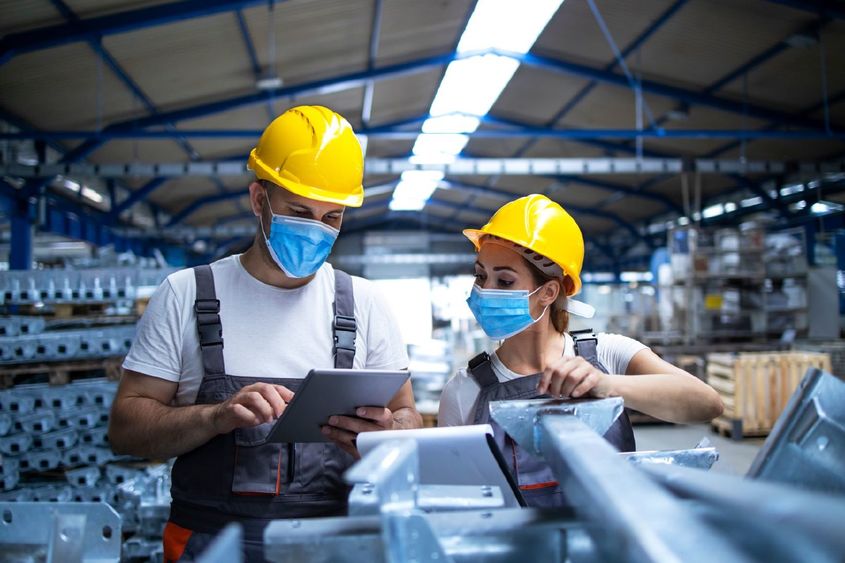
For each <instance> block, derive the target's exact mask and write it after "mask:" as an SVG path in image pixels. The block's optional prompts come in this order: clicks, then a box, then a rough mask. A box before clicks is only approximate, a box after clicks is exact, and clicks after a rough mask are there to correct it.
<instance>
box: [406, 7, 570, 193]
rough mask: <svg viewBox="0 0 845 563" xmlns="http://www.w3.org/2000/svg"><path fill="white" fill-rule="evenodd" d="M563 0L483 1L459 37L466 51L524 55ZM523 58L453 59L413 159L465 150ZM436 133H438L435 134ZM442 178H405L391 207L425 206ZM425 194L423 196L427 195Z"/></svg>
mask: <svg viewBox="0 0 845 563" xmlns="http://www.w3.org/2000/svg"><path fill="white" fill-rule="evenodd" d="M562 3H563V0H529V1H525V2H514V1H513V0H478V3H477V4H476V6H475V9H474V10H473V12H472V15H471V16H470V18H469V21H468V22H467V26H466V29H464V32H463V33H462V34H461V39H460V41H458V47H457V52H458V53H461V54H465V53H472V52H476V51H485V50H490V49H499V50H502V51H508V52H513V53H518V54H525V53H527V52H528V51H529V50H531V47H532V46H533V45H534V42H535V41H536V40H537V37H538V36H539V35H540V33H541V32H542V31H543V29H545V27H546V25H547V24H548V22H549V20H550V19H551V18H552V16H554V14H555V13H556V12H557V10H558V8H559V7H560V5H561V4H562ZM517 68H519V61H518V60H516V59H514V58H512V57H508V56H503V55H496V54H492V53H488V54H484V55H476V56H470V57H468V58H466V59H461V60H457V61H452V62H451V63H449V66H448V67H447V68H446V72H445V73H444V75H443V80H442V81H441V82H440V86H439V87H438V88H437V93H436V94H435V96H434V100H433V101H432V103H431V108H430V109H429V114H430V115H431V117H430V118H428V119H427V120H425V122H424V123H423V126H422V131H423V132H422V134H421V135H420V136H418V137H417V139H416V141H415V142H414V147H413V149H412V153H413V156H412V157H411V161H412V162H414V163H425V164H435V163H449V162H452V161H454V160H455V158H456V157H457V156H458V155H459V154H460V153H461V151H463V149H464V147H465V146H466V144H467V143H468V142H469V134H471V133H473V132H475V130H476V129H478V127H479V125H480V124H481V117H483V116H484V115H486V114H487V113H488V112H489V111H490V108H491V107H493V104H494V103H496V100H497V99H498V98H499V96H500V95H501V93H502V90H504V89H505V86H507V85H508V82H510V80H511V78H513V75H514V73H515V72H516V69H517ZM432 133H435V134H432ZM442 179H443V176H442V174H441V176H440V178H438V179H437V180H431V179H430V178H428V179H425V180H423V179H419V178H413V179H408V180H406V179H405V174H403V175H402V181H400V182H399V185H398V186H397V187H396V191H394V193H393V200H392V201H391V203H390V208H391V209H422V207H424V206H425V201H426V200H427V199H428V196H430V195H431V193H432V192H433V191H434V190H435V189H436V187H437V182H439V181H440V180H442ZM423 194H427V195H425V198H424V199H421V198H422V195H423Z"/></svg>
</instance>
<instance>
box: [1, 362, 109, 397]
mask: <svg viewBox="0 0 845 563" xmlns="http://www.w3.org/2000/svg"><path fill="white" fill-rule="evenodd" d="M122 363H123V357H113V358H100V359H91V360H75V361H67V362H49V363H48V362H40V363H32V364H24V365H19V366H5V367H0V389H8V388H9V387H13V386H15V385H17V384H19V383H27V382H31V380H32V379H33V378H39V377H40V378H44V376H46V383H49V384H50V385H63V384H65V383H70V382H71V381H73V380H75V379H83V378H84V377H80V376H83V375H85V376H87V374H88V373H90V372H92V371H99V370H103V371H105V374H106V377H107V378H108V379H111V380H118V379H120V366H121V364H122ZM28 380H29V381H28Z"/></svg>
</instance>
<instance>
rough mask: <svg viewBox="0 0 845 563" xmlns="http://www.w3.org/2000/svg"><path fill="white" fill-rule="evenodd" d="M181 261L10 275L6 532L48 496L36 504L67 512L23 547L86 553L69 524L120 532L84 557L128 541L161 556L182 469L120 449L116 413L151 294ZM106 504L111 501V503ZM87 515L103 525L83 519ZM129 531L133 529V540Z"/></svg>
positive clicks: (4, 354) (2, 463)
mask: <svg viewBox="0 0 845 563" xmlns="http://www.w3.org/2000/svg"><path fill="white" fill-rule="evenodd" d="M172 271H173V270H171V269H162V268H150V269H145V268H140V267H113V268H99V269H84V270H66V269H56V270H40V271H25V272H2V273H0V308H2V309H3V311H4V312H5V313H6V315H4V316H2V317H0V382H2V386H3V387H4V388H5V389H4V390H3V391H0V502H9V503H12V504H9V505H7V508H6V512H3V514H2V518H3V523H4V524H5V525H4V526H0V532H5V533H11V534H13V535H14V534H16V533H18V532H21V531H22V530H25V529H24V528H22V527H21V526H23V525H24V524H23V523H25V522H30V521H35V520H38V518H39V514H40V513H39V512H38V511H39V510H40V508H39V505H38V504H33V503H39V502H45V501H46V502H50V503H51V504H50V505H49V506H50V507H52V508H51V510H53V511H54V514H55V515H56V516H55V518H54V517H53V516H52V515H51V514H53V513H51V514H48V515H47V516H45V517H44V518H43V521H42V522H40V524H42V525H43V526H44V529H45V530H47V529H49V526H48V523H49V522H53V524H54V525H55V526H59V527H61V530H59V531H58V532H57V533H56V534H51V533H48V534H47V535H46V536H42V535H40V534H37V533H30V534H28V535H26V534H25V537H24V538H23V541H22V543H20V542H19V543H18V544H15V545H16V546H17V547H16V548H15V550H14V553H16V554H18V555H21V554H24V553H29V554H30V555H31V554H36V555H37V554H39V553H42V552H44V554H46V555H45V557H46V558H47V559H49V560H53V561H59V560H62V561H65V560H68V561H70V560H74V558H73V557H71V556H72V555H74V554H75V553H76V551H73V549H76V548H79V549H82V548H83V547H84V549H88V547H85V546H82V545H81V544H80V545H76V546H75V547H74V548H73V549H71V551H70V552H68V551H67V550H68V549H70V547H68V545H64V544H62V541H64V540H63V539H62V538H66V537H69V536H67V534H64V533H63V532H62V530H65V529H67V530H71V531H74V533H75V534H77V536H78V535H79V533H81V532H80V530H82V529H84V530H86V532H85V533H86V534H88V535H89V536H90V534H92V533H94V534H96V532H97V530H104V529H106V528H108V529H109V530H110V531H109V532H108V535H109V537H108V538H107V537H105V535H103V537H102V538H99V540H98V541H97V542H94V544H95V545H94V547H96V549H98V550H100V551H97V550H95V551H94V552H90V553H89V552H85V553H84V557H83V558H84V559H88V558H91V557H94V558H96V559H98V560H104V561H106V560H114V561H116V560H118V559H119V558H120V557H121V549H122V550H123V557H124V559H127V560H130V559H138V560H150V559H151V558H152V559H155V558H156V557H157V556H159V558H160V554H161V534H162V530H163V528H164V523H165V520H166V518H167V514H168V510H169V505H170V468H169V466H168V465H167V464H161V463H155V464H150V463H149V462H144V461H143V460H137V459H134V458H127V457H123V458H117V457H115V455H114V454H113V453H112V451H111V448H110V447H109V444H108V414H109V407H110V406H111V403H112V400H113V398H114V395H115V392H116V390H117V381H115V380H114V376H115V375H116V373H117V370H116V368H117V366H119V364H120V361H121V358H122V357H123V356H124V355H125V354H126V353H127V352H128V350H129V347H130V346H131V344H132V339H133V338H134V335H135V323H136V322H137V320H138V314H139V313H140V308H141V306H143V303H144V299H145V298H146V297H148V296H149V294H150V293H152V291H153V290H154V289H155V287H157V286H158V285H159V284H160V283H161V282H162V280H163V279H164V278H165V277H166V276H167V275H168V274H169V273H170V272H172ZM104 375H106V376H109V377H108V378H107V377H103V376H104ZM98 503H107V504H102V508H100V506H101V505H100V504H98ZM45 506H47V505H45ZM92 507H93V508H92ZM59 516H61V518H59ZM80 518H81V519H83V520H86V521H87V522H88V524H87V525H88V526H91V527H90V528H88V527H84V526H83V528H79V527H78V526H77V524H78V522H77V520H79V519H80ZM33 519H35V520H33ZM51 519H52V520H51ZM74 522H76V524H74ZM101 524H102V525H101ZM75 526H76V527H75ZM57 529H58V528H57ZM92 530H93V531H92ZM125 534H130V536H131V537H129V539H128V540H127V541H126V542H123V541H122V540H123V537H124V535H125ZM133 534H134V535H133ZM18 539H20V538H18ZM27 542H31V543H27ZM0 543H3V544H6V543H9V542H6V541H5V540H4V541H2V542H0ZM12 543H14V542H12ZM86 545H87V544H86ZM115 545H116V546H117V549H116V551H115V550H114V549H113V547H114V546H115ZM89 547H90V546H89ZM104 548H108V549H107V550H106V552H103V551H102V549H104ZM44 550H46V551H44ZM2 551H3V549H0V552H2ZM83 551H84V550H83ZM50 553H55V554H61V553H63V554H64V556H63V557H64V558H57V557H58V555H49V554H50ZM67 557H71V558H70V559H67ZM0 559H2V558H0ZM34 560H38V558H37V557H36V559H34Z"/></svg>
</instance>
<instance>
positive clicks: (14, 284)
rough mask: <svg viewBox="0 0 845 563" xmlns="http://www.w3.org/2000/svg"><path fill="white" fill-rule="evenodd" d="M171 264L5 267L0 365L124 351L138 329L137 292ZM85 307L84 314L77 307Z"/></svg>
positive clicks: (0, 298)
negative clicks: (18, 269) (12, 269)
mask: <svg viewBox="0 0 845 563" xmlns="http://www.w3.org/2000/svg"><path fill="white" fill-rule="evenodd" d="M171 271H172V270H168V269H155V270H144V269H140V268H106V269H93V270H41V271H25V272H3V273H2V275H0V306H2V307H3V308H4V309H6V311H7V312H8V313H12V312H18V313H19V312H20V311H23V312H26V313H29V314H27V315H22V314H8V315H6V316H3V317H0V365H21V364H27V363H34V362H58V361H71V360H81V359H96V358H107V357H114V356H122V355H124V354H126V352H128V350H129V346H130V345H131V344H132V339H133V337H134V335H135V327H134V323H135V320H136V318H137V317H136V315H135V313H136V308H135V302H136V298H137V297H138V296H139V293H143V292H145V291H149V290H150V289H151V288H154V287H156V286H158V284H160V283H161V281H162V280H163V279H164V277H165V276H166V275H167V274H169V273H170V272H171ZM82 307H85V308H87V310H86V311H85V312H84V313H83V314H75V309H74V308H82Z"/></svg>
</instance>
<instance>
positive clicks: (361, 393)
mask: <svg viewBox="0 0 845 563" xmlns="http://www.w3.org/2000/svg"><path fill="white" fill-rule="evenodd" d="M410 375H411V374H410V373H409V372H407V371H388V370H374V369H322V370H314V369H312V370H311V371H310V372H308V375H307V376H306V377H305V380H304V381H303V382H302V385H300V386H299V390H298V391H297V392H296V393H295V394H294V396H293V399H291V401H290V403H288V406H287V407H286V408H285V411H284V412H283V413H282V416H280V417H279V419H278V420H276V423H275V424H274V425H273V428H272V429H271V430H270V433H269V434H268V435H267V441H268V442H328V441H329V439H328V438H327V437H326V436H324V435H323V433H322V432H321V430H320V427H321V426H323V425H324V424H326V423H327V422H328V420H329V417H330V416H332V415H335V414H340V415H346V416H355V409H357V408H358V407H386V406H387V404H388V403H390V401H391V400H392V399H393V397H394V396H395V395H396V393H397V392H398V391H399V389H400V388H401V387H402V385H403V384H404V383H405V382H406V381H408V377H410Z"/></svg>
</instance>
